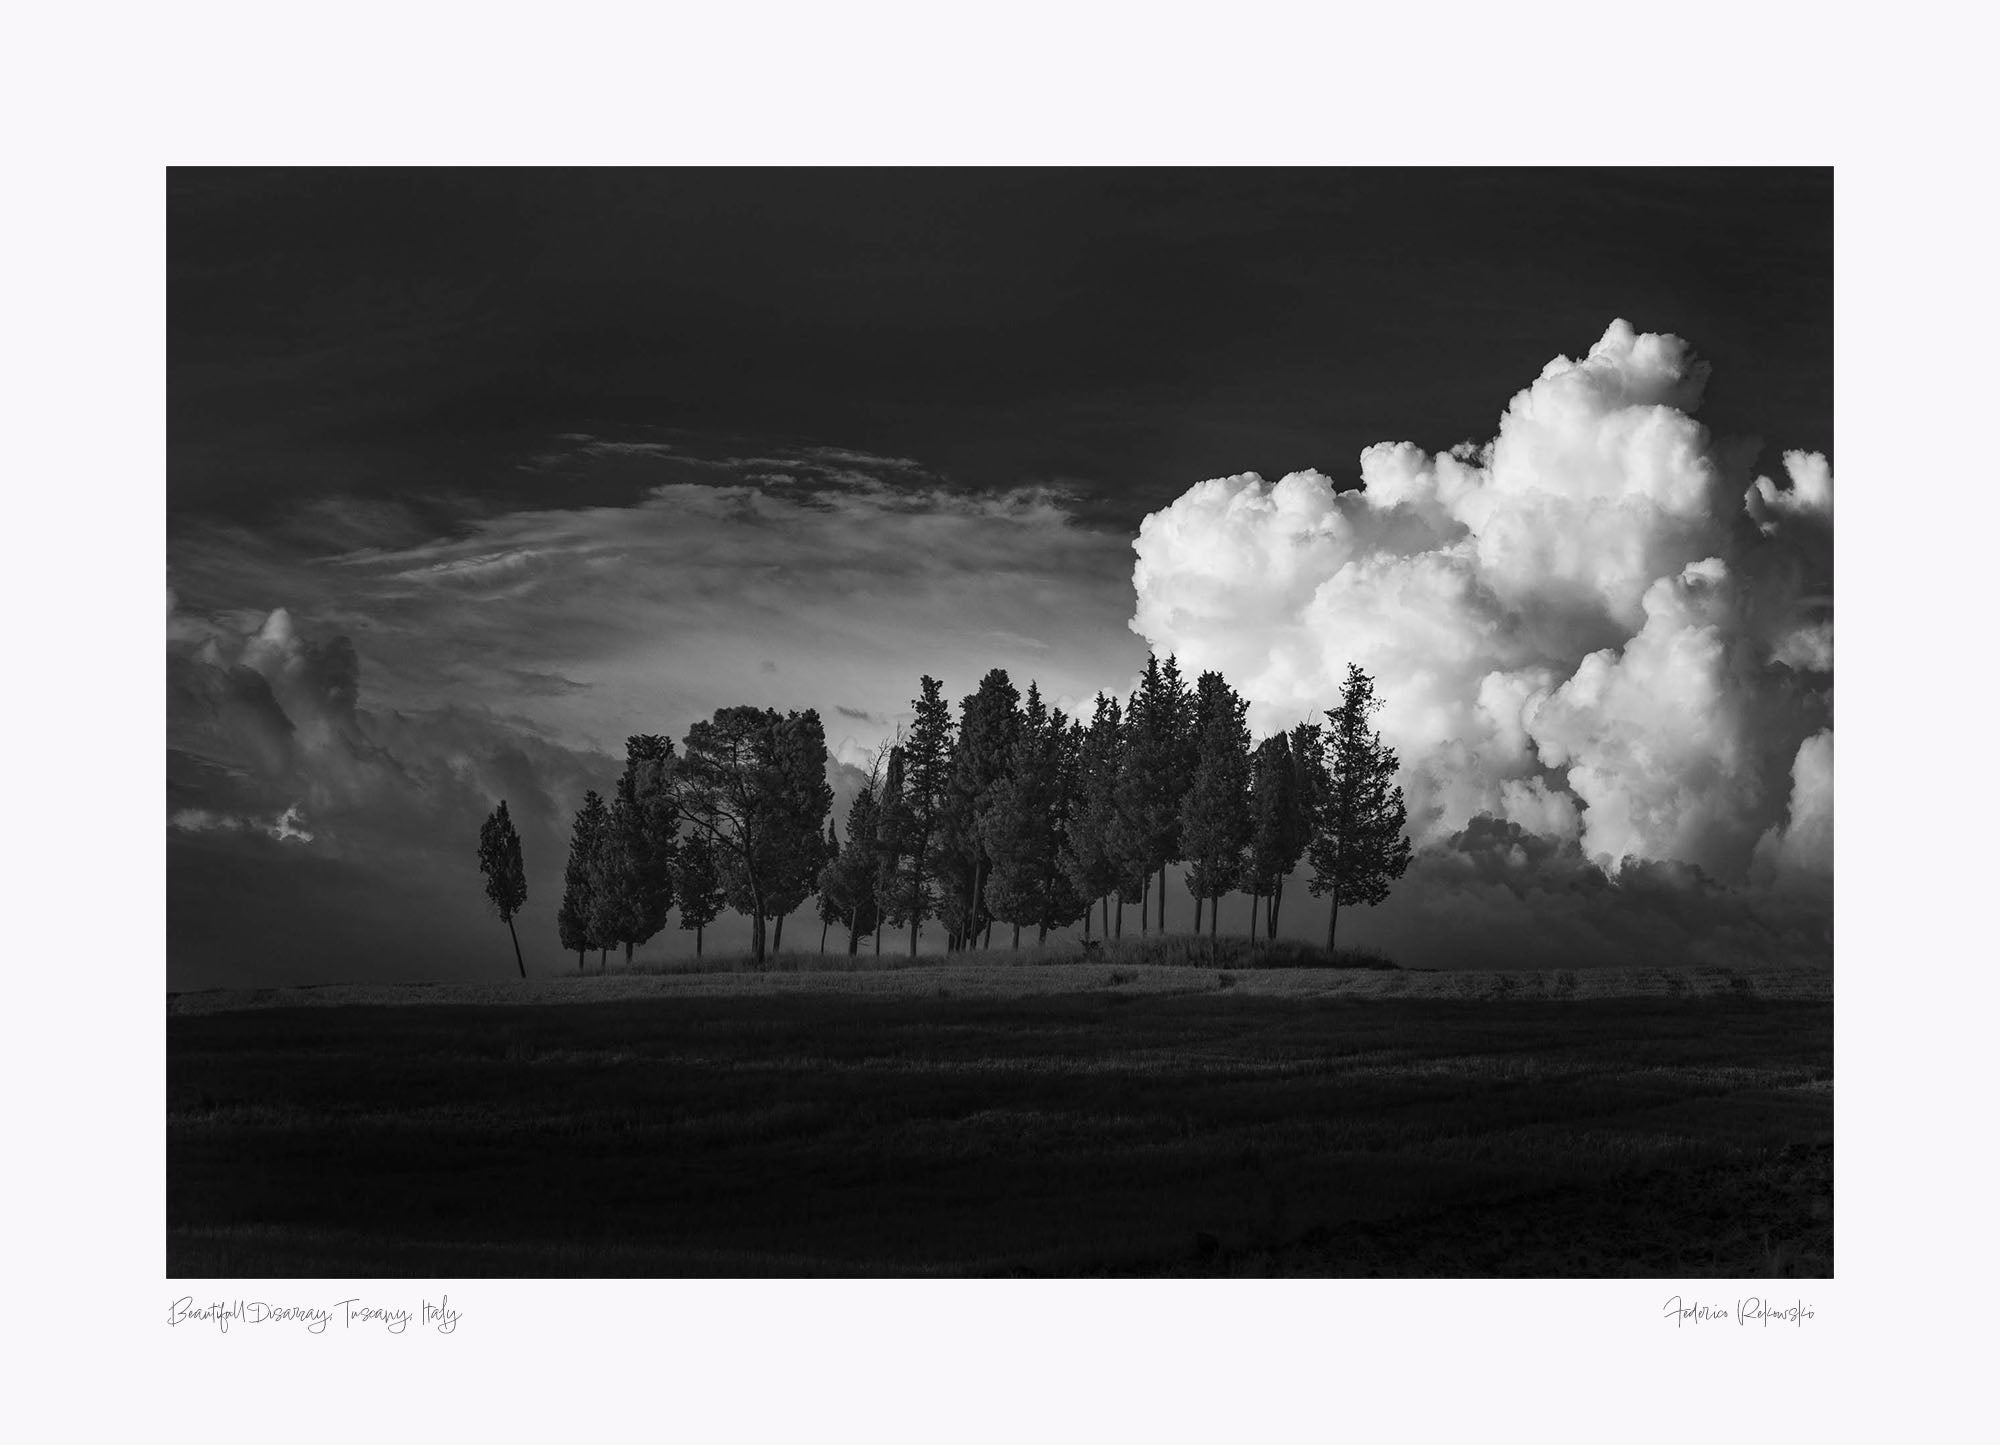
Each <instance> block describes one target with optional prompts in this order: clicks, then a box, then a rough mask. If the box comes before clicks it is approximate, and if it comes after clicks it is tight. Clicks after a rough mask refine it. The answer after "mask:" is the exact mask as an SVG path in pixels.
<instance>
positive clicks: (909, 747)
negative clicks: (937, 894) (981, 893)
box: [902, 676, 952, 958]
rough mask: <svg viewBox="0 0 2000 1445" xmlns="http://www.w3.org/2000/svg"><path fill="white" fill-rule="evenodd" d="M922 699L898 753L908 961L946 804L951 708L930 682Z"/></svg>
mask: <svg viewBox="0 0 2000 1445" xmlns="http://www.w3.org/2000/svg"><path fill="white" fill-rule="evenodd" d="M920 687H921V689H922V690H921V693H920V695H919V696H918V697H917V698H916V700H915V702H914V704H913V706H914V707H915V709H916V719H915V721H914V722H912V723H911V725H910V736H909V741H908V742H907V743H905V744H904V748H903V754H904V756H903V799H902V802H903V810H904V816H905V818H906V820H907V831H906V832H905V835H904V837H903V839H902V846H903V851H904V856H905V857H907V858H908V859H909V860H910V872H909V898H908V916H909V921H910V957H912V958H915V957H916V956H917V935H918V933H919V931H920V930H921V929H922V928H923V924H924V920H925V919H926V918H928V917H929V916H930V915H931V913H932V911H933V900H932V893H933V879H932V877H931V871H932V869H933V867H934V866H935V861H936V854H935V849H936V845H937V841H938V837H939V834H940V831H941V827H942V823H943V818H944V813H945V810H946V809H947V808H948V807H949V806H950V803H951V792H950V785H951V773H950V768H951V737H952V722H951V706H950V704H948V703H946V702H945V700H944V697H943V695H942V691H941V689H942V684H940V683H939V682H938V680H937V679H936V678H934V677H928V676H927V677H925V678H923V679H922V681H921V683H920Z"/></svg>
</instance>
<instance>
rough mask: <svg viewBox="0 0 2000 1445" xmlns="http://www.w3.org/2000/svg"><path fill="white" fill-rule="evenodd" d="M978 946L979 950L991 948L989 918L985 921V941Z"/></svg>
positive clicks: (990, 922)
mask: <svg viewBox="0 0 2000 1445" xmlns="http://www.w3.org/2000/svg"><path fill="white" fill-rule="evenodd" d="M979 946H980V947H981V948H991V947H992V946H993V920H992V919H990V918H989V919H987V920H986V941H985V942H983V943H981V944H980V945H979Z"/></svg>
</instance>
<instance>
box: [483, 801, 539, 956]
mask: <svg viewBox="0 0 2000 1445" xmlns="http://www.w3.org/2000/svg"><path fill="white" fill-rule="evenodd" d="M479 871H480V872H481V873H483V874H485V875H486V898H487V901H488V902H490V903H491V904H492V905H493V911H494V912H495V913H498V914H499V915H500V921H501V922H502V923H504V924H506V925H507V936H508V937H509V938H511V939H513V940H514V966H515V967H516V968H518V969H520V970H521V977H522V978H526V977H527V976H528V965H527V964H525V963H523V962H522V961H521V937H520V935H519V934H517V933H516V932H515V931H514V915H515V914H517V913H519V912H520V911H521V905H523V904H524V903H526V902H527V901H528V874H527V870H526V869H525V868H524V867H523V866H522V864H521V835H520V834H519V833H516V832H515V831H514V820H513V819H512V818H510V817H508V816H507V800H506V799H505V798H502V799H501V800H500V806H499V807H497V808H495V809H494V810H493V811H492V812H491V813H490V814H488V815H487V818H486V821H485V822H484V823H482V824H481V825H480V828H479Z"/></svg>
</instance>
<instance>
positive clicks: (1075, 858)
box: [1060, 692, 1123, 938]
mask: <svg viewBox="0 0 2000 1445" xmlns="http://www.w3.org/2000/svg"><path fill="white" fill-rule="evenodd" d="M1121 731H1122V723H1121V720H1120V716H1119V708H1118V699H1117V698H1115V697H1106V696H1105V695H1104V694H1103V693H1101V692H1100V693H1099V694H1098V695H1097V705H1096V710H1095V711H1094V712H1093V713H1092V714H1091V719H1090V727H1089V729H1088V730H1087V731H1086V732H1085V733H1084V735H1083V740H1082V743H1081V745H1080V747H1079V751H1078V757H1077V780H1076V800H1075V806H1074V807H1073V808H1072V809H1071V811H1070V817H1069V826H1068V828H1067V829H1066V830H1065V832H1064V836H1063V847H1062V857H1061V860H1060V861H1061V865H1062V870H1063V873H1064V875H1065V876H1066V877H1067V878H1068V879H1069V881H1070V884H1071V886H1072V887H1074V888H1075V889H1076V891H1077V893H1078V894H1079V895H1081V896H1082V897H1084V898H1088V899H1091V900H1093V901H1095V900H1097V899H1100V898H1102V899H1103V900H1104V928H1103V932H1104V934H1105V936H1106V937H1109V936H1110V934H1111V900H1110V894H1111V893H1112V892H1113V890H1115V889H1116V888H1117V887H1118V860H1117V857H1116V854H1115V849H1116V846H1117V838H1118V756H1119V753H1120V752H1121V751H1122V746H1123V744H1122V739H1121V737H1120V734H1121ZM1083 936H1084V937H1085V938H1088V937H1090V913H1089V910H1087V909H1086V910H1085V912H1084V915H1083Z"/></svg>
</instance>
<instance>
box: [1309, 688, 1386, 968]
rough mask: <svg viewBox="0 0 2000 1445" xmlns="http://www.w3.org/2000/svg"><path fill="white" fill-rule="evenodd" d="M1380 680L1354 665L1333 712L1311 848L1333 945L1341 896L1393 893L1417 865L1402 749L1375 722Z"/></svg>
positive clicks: (1370, 900)
mask: <svg viewBox="0 0 2000 1445" xmlns="http://www.w3.org/2000/svg"><path fill="white" fill-rule="evenodd" d="M1381 705H1382V703H1381V700H1380V699H1379V698H1377V697H1376V696H1375V683H1374V680H1373V679H1372V678H1370V677H1369V676H1368V674H1367V673H1365V672H1363V671H1362V670H1361V669H1360V668H1359V667H1356V666H1354V665H1352V664H1349V666H1348V669H1347V682H1346V684H1345V685H1344V686H1343V687H1342V689H1341V697H1340V706H1339V707H1338V708H1337V709H1335V710H1333V711H1330V712H1328V713H1327V715H1326V718H1327V723H1328V734H1327V742H1326V751H1325V759H1326V761H1325V765H1324V769H1323V771H1322V773H1321V777H1320V780H1319V782H1320V793H1319V797H1318V799H1317V800H1316V801H1317V803H1318V808H1317V815H1316V817H1315V819H1314V829H1313V836H1312V841H1311V843H1310V844H1308V846H1307V852H1308V855H1309V856H1310V858H1311V860H1312V866H1313V876H1312V883H1311V888H1312V891H1313V893H1314V894H1315V895H1318V894H1321V893H1331V894H1332V895H1333V904H1332V907H1331V908H1330V909H1329V911H1328V913H1327V919H1326V946H1327V949H1328V950H1329V951H1331V950H1332V948H1333V938H1334V926H1335V925H1336V924H1337V923H1338V922H1339V920H1340V905H1341V904H1342V903H1352V904H1360V905H1363V906H1369V905H1373V904H1376V903H1380V902H1381V901H1382V900H1383V899H1384V898H1387V897H1388V896H1389V885H1390V884H1391V883H1393V882H1394V881H1395V880H1396V879H1398V878H1400V877H1402V876H1403V871H1404V870H1405V869H1406V868H1408V867H1409V866H1410V840H1409V839H1408V838H1406V837H1405V836H1403V824H1404V822H1405V820H1406V818H1407V813H1406V811H1405V809H1404V806H1403V790H1402V788H1401V787H1399V786H1397V784H1396V753H1395V750H1394V749H1393V748H1390V747H1387V746H1385V745H1384V744H1383V742H1382V735H1381V734H1380V733H1378V732H1376V731H1375V730H1374V729H1373V728H1371V727H1369V725H1368V719H1369V717H1370V716H1371V715H1372V714H1373V713H1374V712H1375V711H1376V709H1378V708H1379V707H1381Z"/></svg>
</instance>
